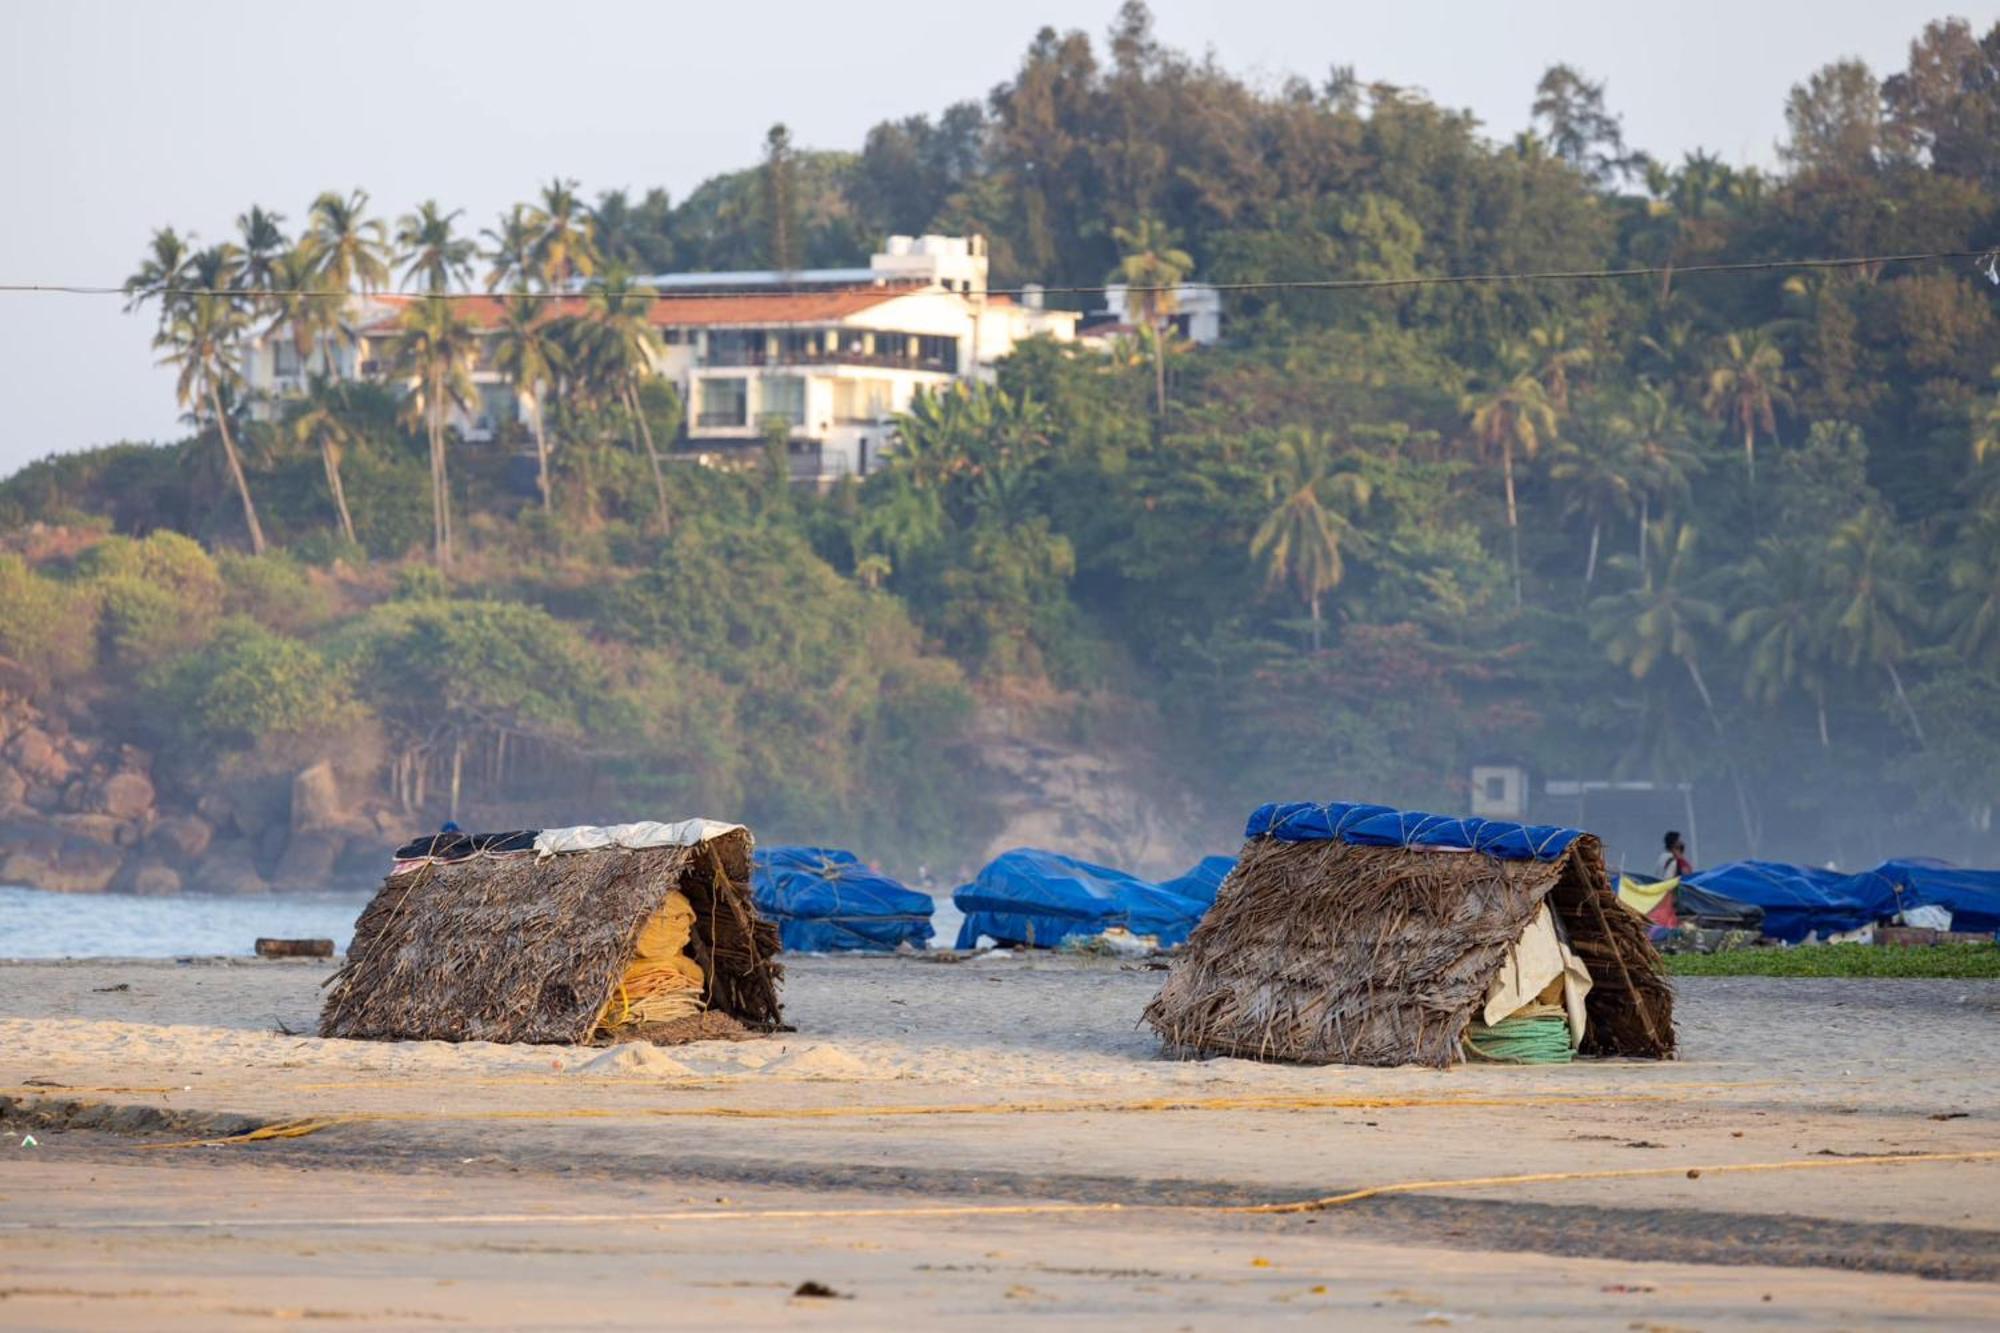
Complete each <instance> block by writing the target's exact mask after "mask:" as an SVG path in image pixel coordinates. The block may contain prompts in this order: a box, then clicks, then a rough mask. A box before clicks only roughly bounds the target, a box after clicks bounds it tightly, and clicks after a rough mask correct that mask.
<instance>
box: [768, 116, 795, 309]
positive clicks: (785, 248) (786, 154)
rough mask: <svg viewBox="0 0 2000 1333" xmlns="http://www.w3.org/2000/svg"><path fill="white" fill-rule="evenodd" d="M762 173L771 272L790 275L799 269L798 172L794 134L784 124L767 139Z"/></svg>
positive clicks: (772, 130) (772, 128) (776, 128)
mask: <svg viewBox="0 0 2000 1333" xmlns="http://www.w3.org/2000/svg"><path fill="white" fill-rule="evenodd" d="M761 170H762V177H761V184H762V186H763V196H764V249H765V254H766V255H767V256H768V259H769V263H770V265H771V267H772V268H774V269H776V270H778V271H779V272H780V273H789V272H791V271H792V270H793V269H796V268H797V267H798V266H799V179H798V177H799V171H798V160H797V156H796V154H795V153H794V152H793V150H792V132H791V131H790V130H788V129H786V128H785V127H784V126H783V125H782V124H780V125H773V126H772V127H771V130H770V133H768V134H766V135H765V136H764V165H763V167H762V169H761Z"/></svg>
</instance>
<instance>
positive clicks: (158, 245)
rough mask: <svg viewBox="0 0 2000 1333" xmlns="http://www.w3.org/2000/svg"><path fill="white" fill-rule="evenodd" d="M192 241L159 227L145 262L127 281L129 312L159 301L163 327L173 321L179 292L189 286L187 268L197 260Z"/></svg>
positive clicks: (126, 306) (126, 293)
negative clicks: (170, 320)
mask: <svg viewBox="0 0 2000 1333" xmlns="http://www.w3.org/2000/svg"><path fill="white" fill-rule="evenodd" d="M193 240H194V238H193V237H192V236H183V235H181V234H180V233H179V232H177V231H175V230H174V229H173V228H172V227H160V228H158V229H157V230H155V231H154V232H153V239H152V243H151V244H150V245H149V246H148V247H147V250H146V257H145V259H144V260H143V261H141V262H140V264H139V267H138V268H137V269H135V270H133V273H132V276H131V277H129V278H127V279H125V297H126V301H125V309H126V310H128V311H130V310H137V309H139V308H140V307H142V306H144V305H145V304H146V303H147V302H148V301H157V302H158V303H159V306H160V313H159V320H160V323H161V324H162V325H164V324H165V323H166V322H167V320H168V319H169V318H171V317H172V314H173V310H174V307H175V305H176V304H177V302H178V301H179V300H180V297H179V293H178V289H179V288H181V287H183V286H185V285H186V282H187V271H188V265H189V263H190V262H192V261H193V259H194V246H193Z"/></svg>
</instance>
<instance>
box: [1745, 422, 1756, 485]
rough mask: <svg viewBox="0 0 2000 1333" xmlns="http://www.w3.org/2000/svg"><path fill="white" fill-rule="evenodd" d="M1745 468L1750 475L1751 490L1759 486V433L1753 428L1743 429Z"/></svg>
mask: <svg viewBox="0 0 2000 1333" xmlns="http://www.w3.org/2000/svg"><path fill="white" fill-rule="evenodd" d="M1743 466H1744V467H1745V468H1746V469H1748V471H1749V473H1750V486H1751V489H1753V490H1754V489H1756V486H1757V432H1756V431H1755V430H1754V429H1752V428H1751V427H1748V426H1745V427H1744V428H1743Z"/></svg>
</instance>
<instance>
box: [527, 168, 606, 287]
mask: <svg viewBox="0 0 2000 1333" xmlns="http://www.w3.org/2000/svg"><path fill="white" fill-rule="evenodd" d="M529 218H530V221H531V223H532V225H533V227H534V231H535V239H534V244H533V246H532V248H531V249H530V251H529V253H530V254H531V256H532V257H533V259H534V265H535V276H536V277H538V278H540V279H541V281H542V284H543V286H545V287H546V288H547V289H549V290H550V291H556V290H559V289H561V288H563V287H565V286H567V285H568V284H569V283H570V282H571V281H572V280H573V279H576V278H587V277H589V276H590V275H591V274H593V273H595V272H596V271H597V246H596V243H595V240H594V239H593V236H592V229H591V224H590V210H589V209H587V208H585V207H584V206H583V200H582V198H580V197H579V196H578V195H577V192H576V182H575V181H566V180H560V179H558V180H552V181H550V182H549V183H548V184H547V185H545V186H543V187H542V202H541V205H540V206H539V207H538V208H536V209H534V210H533V212H532V213H530V215H529Z"/></svg>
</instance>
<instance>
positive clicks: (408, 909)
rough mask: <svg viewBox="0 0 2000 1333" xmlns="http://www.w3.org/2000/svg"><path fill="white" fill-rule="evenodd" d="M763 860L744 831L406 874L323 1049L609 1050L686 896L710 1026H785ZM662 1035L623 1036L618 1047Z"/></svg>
mask: <svg viewBox="0 0 2000 1333" xmlns="http://www.w3.org/2000/svg"><path fill="white" fill-rule="evenodd" d="M750 849H751V838H750V834H749V832H748V830H745V829H741V828H732V829H730V830H729V831H728V832H724V833H720V834H717V835H715V836H712V837H709V838H707V839H706V840H705V841H701V842H697V843H695V844H693V845H689V846H658V847H644V848H640V849H636V850H633V849H627V848H623V847H609V848H605V849H603V850H597V851H580V852H564V853H561V854H558V855H555V856H548V857H541V858H537V857H534V856H512V857H471V858H469V859H466V860H462V861H452V862H443V861H431V862H426V863H424V864H422V865H419V866H416V867H415V868H413V869H408V870H405V871H403V872H401V873H398V874H393V875H391V876H390V877H389V878H388V880H386V881H385V882H384V883H383V885H382V888H381V889H380V890H379V891H378V892H377V893H376V895H375V898H374V900H373V901H372V902H370V903H369V904H368V907H367V909H366V910H365V911H363V912H362V914H361V919H360V920H359V921H358V922H356V923H355V928H354V943H353V945H352V946H351V947H350V948H349V950H348V958H347V963H346V965H345V966H343V967H342V968H341V969H340V971H339V972H337V973H335V974H334V976H333V978H332V980H331V981H330V982H329V983H328V984H329V986H330V987H331V990H330V992H329V994H328V995H327V999H326V1005H325V1008H324V1009H323V1010H322V1011H321V1014H320V1035H321V1036H323V1037H356V1038H368V1039H377V1040H428V1041H501V1042H562V1043H572V1044H581V1043H584V1042H589V1041H592V1040H601V1039H603V1038H602V1036H601V1029H600V1020H601V1019H603V1018H604V1016H605V1013H606V1010H607V1008H608V1007H609V1006H610V1005H611V1003H612V1001H613V999H614V995H615V993H616V991H617V989H618V987H619V984H620V982H621V981H622V980H623V979H624V978H625V975H626V970H627V968H628V967H629V966H630V965H631V964H632V963H633V961H634V959H635V958H636V957H637V956H638V954H639V951H640V947H641V935H642V933H644V932H646V930H647V928H648V927H649V926H650V925H652V924H653V923H654V920H655V918H656V916H659V915H660V913H661V909H662V907H663V906H666V905H667V903H668V899H669V895H671V894H674V893H676V892H678V893H679V894H680V895H682V896H684V898H685V900H686V903H687V905H688V906H689V907H690V908H692V910H693V917H694V919H693V923H692V930H691V931H690V932H689V935H690V938H689V942H688V945H687V952H688V954H689V955H690V956H691V957H692V959H693V962H694V964H695V965H696V967H698V969H699V971H700V974H701V976H702V978H703V986H704V992H703V994H704V999H705V1002H706V1003H705V1007H704V1016H706V1015H719V1016H727V1017H729V1018H733V1019H736V1020H739V1021H740V1022H742V1023H744V1024H748V1025H750V1026H752V1027H766V1028H769V1027H773V1026H776V1025H777V1024H778V1023H779V1022H780V1021H781V1017H782V1015H781V1011H780V1007H779V1002H778V983H779V981H780V979H781V978H782V976H783V973H784V969H783V968H782V967H781V966H780V965H779V964H778V963H777V962H775V961H774V959H773V955H775V954H776V953H777V952H778V931H777V927H776V926H774V925H772V924H771V923H769V922H767V921H763V920H761V919H760V918H759V917H758V916H757V909H756V908H755V907H754V906H753V905H752V903H751V901H750ZM714 1026H715V1023H713V1022H709V1023H703V1024H694V1025H689V1024H686V1023H681V1024H679V1025H678V1027H680V1028H684V1029H689V1030H696V1031H706V1030H708V1029H709V1028H712V1027H714ZM658 1035H661V1034H658V1033H654V1032H651V1031H649V1030H648V1029H646V1028H644V1027H643V1026H642V1027H636V1028H621V1029H620V1030H619V1031H618V1033H617V1039H628V1038H633V1037H640V1038H644V1037H653V1036H658Z"/></svg>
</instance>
